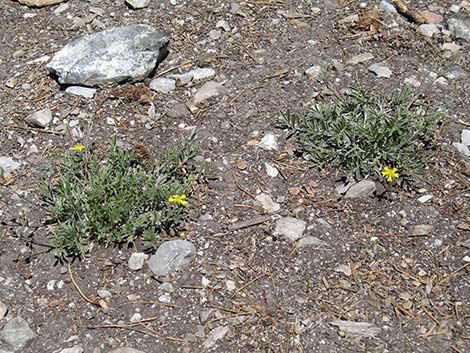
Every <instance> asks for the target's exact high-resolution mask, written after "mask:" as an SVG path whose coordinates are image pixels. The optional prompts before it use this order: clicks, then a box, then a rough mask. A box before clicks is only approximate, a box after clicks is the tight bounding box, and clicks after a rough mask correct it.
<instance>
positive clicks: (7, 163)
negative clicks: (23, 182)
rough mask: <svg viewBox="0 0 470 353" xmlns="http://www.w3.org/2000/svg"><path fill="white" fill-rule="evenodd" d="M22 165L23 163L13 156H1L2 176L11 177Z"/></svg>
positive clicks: (0, 167) (0, 170)
mask: <svg viewBox="0 0 470 353" xmlns="http://www.w3.org/2000/svg"><path fill="white" fill-rule="evenodd" d="M20 166H21V163H19V162H16V161H15V160H14V159H13V158H11V157H4V156H2V157H0V178H1V177H2V174H3V177H4V178H10V177H11V176H12V174H13V172H14V171H15V170H16V169H18V168H19V167H20Z"/></svg>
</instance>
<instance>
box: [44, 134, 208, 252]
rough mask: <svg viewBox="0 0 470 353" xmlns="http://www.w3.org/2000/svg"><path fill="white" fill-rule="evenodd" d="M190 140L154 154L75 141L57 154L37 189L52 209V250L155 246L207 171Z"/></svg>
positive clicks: (175, 224) (180, 218)
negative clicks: (141, 243) (138, 243)
mask: <svg viewBox="0 0 470 353" xmlns="http://www.w3.org/2000/svg"><path fill="white" fill-rule="evenodd" d="M190 142H191V141H189V142H184V143H183V145H182V146H178V147H175V148H172V149H168V150H166V151H164V152H162V153H161V154H160V155H159V156H158V158H157V159H153V158H151V156H150V155H149V154H148V152H147V153H143V154H142V153H138V150H127V149H124V148H122V147H119V146H117V145H116V142H115V141H114V140H113V142H112V143H111V144H110V148H109V152H108V154H107V155H102V154H99V153H98V152H97V150H96V149H95V148H93V147H91V146H90V147H89V146H83V145H76V146H74V147H72V149H71V150H70V151H68V152H66V153H65V155H64V156H63V157H61V158H59V159H58V163H56V164H55V165H54V166H53V168H52V169H51V173H50V174H49V177H48V179H47V180H46V181H45V182H44V183H43V184H42V186H41V194H42V195H43V198H44V200H45V201H46V202H47V205H48V210H49V212H50V216H51V218H50V222H51V223H53V224H54V227H53V230H52V245H53V248H54V249H55V251H56V254H57V255H58V256H60V257H63V256H68V255H72V256H86V255H88V254H89V252H90V245H91V244H92V243H93V242H98V243H102V244H105V245H111V244H123V243H127V244H132V243H133V242H134V241H135V240H136V239H137V238H139V237H141V238H143V240H144V241H145V244H146V245H147V246H154V245H155V243H156V241H157V240H158V234H159V233H162V232H175V231H177V230H178V228H179V227H180V226H181V225H182V222H184V220H185V218H186V216H187V209H188V207H189V205H190V204H191V201H190V200H189V199H188V197H189V194H190V193H191V191H192V190H193V189H194V187H195V184H196V183H197V182H198V181H201V180H202V179H203V178H204V176H205V174H206V171H207V168H206V165H202V166H201V165H197V164H196V163H195V160H194V157H195V151H194V149H193V147H192V146H191V144H190Z"/></svg>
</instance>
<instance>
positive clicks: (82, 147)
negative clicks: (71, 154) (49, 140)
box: [70, 145, 85, 151]
mask: <svg viewBox="0 0 470 353" xmlns="http://www.w3.org/2000/svg"><path fill="white" fill-rule="evenodd" d="M70 149H71V150H72V151H82V150H84V149H85V146H83V145H74V146H73V147H71V148H70Z"/></svg>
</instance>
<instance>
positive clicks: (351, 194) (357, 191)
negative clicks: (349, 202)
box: [344, 179, 377, 198]
mask: <svg viewBox="0 0 470 353" xmlns="http://www.w3.org/2000/svg"><path fill="white" fill-rule="evenodd" d="M376 190H377V187H376V185H375V182H373V181H372V180H367V179H364V180H361V181H360V182H358V183H355V184H354V185H352V186H351V187H350V188H349V189H348V191H346V195H344V197H345V198H357V197H369V196H373V195H374V192H375V191H376Z"/></svg>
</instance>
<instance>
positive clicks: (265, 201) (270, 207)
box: [255, 193, 281, 213]
mask: <svg viewBox="0 0 470 353" xmlns="http://www.w3.org/2000/svg"><path fill="white" fill-rule="evenodd" d="M255 200H256V201H258V202H259V203H260V204H261V207H263V209H264V210H265V211H266V212H269V213H273V212H277V211H279V210H280V209H281V205H280V204H278V203H277V202H274V201H273V199H272V198H271V196H269V195H267V194H264V193H261V194H259V195H257V196H256V197H255Z"/></svg>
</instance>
